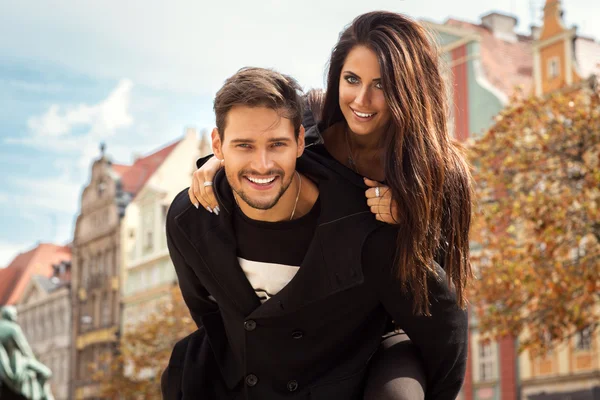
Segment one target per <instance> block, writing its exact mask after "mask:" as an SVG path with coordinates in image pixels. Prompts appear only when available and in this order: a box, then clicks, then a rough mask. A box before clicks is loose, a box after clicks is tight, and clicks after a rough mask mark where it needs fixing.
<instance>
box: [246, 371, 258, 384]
mask: <svg viewBox="0 0 600 400" xmlns="http://www.w3.org/2000/svg"><path fill="white" fill-rule="evenodd" d="M257 383H258V377H257V376H256V375H254V374H248V375H246V385H248V386H250V387H252V386H256V384H257Z"/></svg>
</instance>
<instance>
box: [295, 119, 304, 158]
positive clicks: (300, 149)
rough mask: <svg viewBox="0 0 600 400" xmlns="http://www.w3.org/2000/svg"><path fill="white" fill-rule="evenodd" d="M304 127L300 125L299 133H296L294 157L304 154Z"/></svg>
mask: <svg viewBox="0 0 600 400" xmlns="http://www.w3.org/2000/svg"><path fill="white" fill-rule="evenodd" d="M304 134H305V131H304V125H300V131H299V132H298V140H297V142H298V155H297V156H296V157H300V156H301V155H302V154H303V153H304V146H305V142H304Z"/></svg>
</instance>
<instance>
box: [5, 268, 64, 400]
mask: <svg viewBox="0 0 600 400" xmlns="http://www.w3.org/2000/svg"><path fill="white" fill-rule="evenodd" d="M54 268H55V273H54V275H53V276H52V277H50V278H48V277H45V276H42V275H34V276H32V277H31V279H30V280H29V282H28V284H27V286H26V287H25V290H24V291H23V294H22V295H21V297H20V299H19V301H18V302H17V303H16V307H17V313H18V322H19V324H20V325H21V328H22V329H23V332H24V333H25V337H26V338H27V340H28V341H29V344H30V345H31V348H32V349H33V352H34V353H35V355H36V357H37V358H38V360H39V361H40V362H42V363H43V364H45V365H46V366H47V367H48V368H50V370H51V371H52V379H51V380H50V384H51V387H52V393H53V394H54V397H55V398H56V399H57V400H67V399H69V398H70V397H69V381H70V365H71V359H70V349H71V295H70V293H71V291H70V285H69V280H70V278H69V275H70V268H71V263H70V261H66V262H62V263H60V264H57V265H55V266H54Z"/></svg>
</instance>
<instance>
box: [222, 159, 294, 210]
mask: <svg viewBox="0 0 600 400" xmlns="http://www.w3.org/2000/svg"><path fill="white" fill-rule="evenodd" d="M244 175H253V172H252V171H249V170H242V171H240V172H239V173H238V182H240V189H239V190H238V189H236V188H235V187H233V186H232V185H230V186H231V189H232V190H233V191H234V192H235V194H237V195H238V196H239V197H240V199H242V200H243V201H244V202H245V203H246V204H248V205H249V206H250V207H252V208H254V209H257V210H263V211H264V210H270V209H271V208H273V207H275V205H276V204H277V203H278V202H279V200H280V199H281V196H283V194H284V193H285V192H286V191H287V190H288V189H289V187H290V185H291V184H292V181H293V180H294V174H292V176H291V178H290V180H289V182H287V185H286V184H285V182H283V177H284V171H283V170H281V169H272V170H269V171H268V172H267V173H266V174H254V175H262V176H264V175H266V176H276V177H278V178H279V179H280V180H281V182H282V185H281V189H280V190H279V193H277V195H276V196H275V197H274V198H273V200H271V201H269V202H268V203H265V202H264V200H263V201H262V202H260V201H257V200H254V199H252V198H251V197H250V196H249V195H247V194H246V193H245V192H244V191H243V190H241V186H242V182H243V181H244V180H246V178H244Z"/></svg>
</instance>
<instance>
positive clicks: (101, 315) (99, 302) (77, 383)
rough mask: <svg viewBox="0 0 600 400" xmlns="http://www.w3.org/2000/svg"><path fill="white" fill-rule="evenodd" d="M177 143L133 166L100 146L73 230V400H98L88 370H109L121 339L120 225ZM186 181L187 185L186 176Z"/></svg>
mask: <svg viewBox="0 0 600 400" xmlns="http://www.w3.org/2000/svg"><path fill="white" fill-rule="evenodd" d="M180 142H181V140H177V141H176V142H174V143H171V144H169V145H166V146H164V147H162V148H161V149H159V150H157V151H155V152H153V153H151V154H149V155H146V156H144V157H137V158H136V159H135V160H134V162H133V164H131V165H123V164H115V163H113V162H112V161H111V160H110V159H109V158H108V157H107V156H106V155H105V154H104V147H103V146H101V152H102V154H101V156H100V158H99V159H97V160H96V161H95V162H94V163H93V165H92V171H91V178H90V182H89V184H88V185H87V186H86V187H85V189H84V190H83V193H82V196H81V211H80V214H79V216H78V217H77V221H76V224H75V234H74V239H73V268H72V283H71V285H72V295H71V299H72V300H71V301H72V332H73V346H72V353H71V362H72V366H73V367H72V372H71V375H72V384H71V394H72V398H74V399H96V398H99V395H100V389H101V388H100V387H99V386H98V384H97V383H94V381H93V379H92V374H91V370H90V365H94V366H95V368H96V369H98V368H99V369H104V368H108V365H109V362H110V359H111V357H112V356H113V355H114V353H115V351H116V349H117V344H118V340H119V337H120V334H121V322H122V302H121V287H122V281H121V279H122V254H121V249H122V243H121V240H122V235H121V233H122V220H123V217H124V216H125V211H126V208H127V206H128V205H129V204H130V202H131V201H132V199H134V198H135V197H136V195H137V194H138V193H139V192H140V190H141V189H142V188H144V187H145V185H146V183H147V182H148V181H149V180H150V178H151V177H152V176H153V175H154V174H155V173H156V171H157V170H158V169H159V168H160V166H161V165H162V164H163V162H164V161H165V159H166V158H167V157H168V156H169V155H170V154H171V153H172V152H173V150H174V149H175V148H177V146H178V145H179V143H180ZM178 173H179V174H182V175H184V176H185V178H186V179H187V180H188V183H189V178H190V176H189V175H186V174H185V173H182V172H181V171H178Z"/></svg>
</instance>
